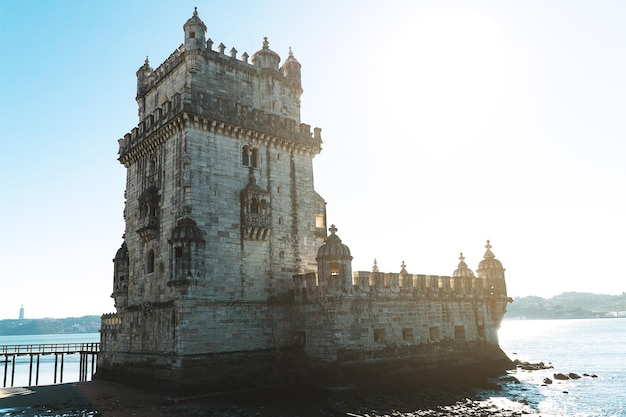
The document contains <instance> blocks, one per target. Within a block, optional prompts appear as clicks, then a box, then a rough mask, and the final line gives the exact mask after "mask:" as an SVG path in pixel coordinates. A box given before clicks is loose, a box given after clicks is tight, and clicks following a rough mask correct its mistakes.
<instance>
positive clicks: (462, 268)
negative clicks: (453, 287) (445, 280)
mask: <svg viewBox="0 0 626 417" xmlns="http://www.w3.org/2000/svg"><path fill="white" fill-rule="evenodd" d="M459 260H460V261H461V262H459V265H458V266H457V268H456V270H455V271H454V272H453V273H452V276H453V277H459V278H460V277H474V272H473V271H472V270H471V269H469V268H468V267H467V264H466V263H465V256H463V252H461V256H459Z"/></svg>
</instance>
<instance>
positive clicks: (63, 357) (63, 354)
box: [60, 351, 65, 384]
mask: <svg viewBox="0 0 626 417" xmlns="http://www.w3.org/2000/svg"><path fill="white" fill-rule="evenodd" d="M64 359H65V353H63V351H61V381H60V383H61V384H62V383H63V362H64Z"/></svg>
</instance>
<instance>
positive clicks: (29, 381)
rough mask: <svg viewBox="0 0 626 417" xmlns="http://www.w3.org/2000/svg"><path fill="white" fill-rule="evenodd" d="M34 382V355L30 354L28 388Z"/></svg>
mask: <svg viewBox="0 0 626 417" xmlns="http://www.w3.org/2000/svg"><path fill="white" fill-rule="evenodd" d="M32 380H33V354H32V352H31V354H30V366H29V367H28V386H29V387H30V386H31V385H32Z"/></svg>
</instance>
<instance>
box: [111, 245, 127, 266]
mask: <svg viewBox="0 0 626 417" xmlns="http://www.w3.org/2000/svg"><path fill="white" fill-rule="evenodd" d="M124 260H125V261H128V246H126V241H124V242H123V243H122V246H120V248H119V249H118V250H117V252H116V253H115V258H113V262H117V261H124Z"/></svg>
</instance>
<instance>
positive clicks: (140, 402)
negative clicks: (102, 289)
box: [0, 381, 534, 417]
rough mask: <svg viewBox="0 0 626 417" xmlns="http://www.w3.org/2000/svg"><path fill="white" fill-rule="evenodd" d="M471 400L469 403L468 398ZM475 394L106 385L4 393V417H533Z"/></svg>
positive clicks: (0, 394)
mask: <svg viewBox="0 0 626 417" xmlns="http://www.w3.org/2000/svg"><path fill="white" fill-rule="evenodd" d="M464 394H468V395H469V396H468V397H464ZM470 398H472V397H471V392H469V391H468V392H463V391H459V390H456V391H455V392H454V393H450V392H447V391H445V390H442V389H426V390H421V392H420V393H419V395H416V394H415V393H411V394H409V393H401V392H396V391H393V392H391V391H390V392H381V391H376V392H363V391H353V390H322V389H316V388H310V387H297V386H295V387H282V388H272V389H268V390H264V391H255V392H245V393H234V394H233V393H231V394H229V395H221V396H206V397H201V396H191V395H190V396H187V397H185V395H184V393H183V394H182V395H179V396H178V397H176V398H172V397H168V396H166V395H163V394H158V393H155V392H150V391H145V390H142V389H138V388H134V387H129V386H125V385H120V384H113V383H106V382H100V381H92V382H82V383H71V384H60V385H51V386H41V387H27V388H0V416H22V417H35V416H37V417H38V416H58V417H61V416H62V417H79V416H80V417H131V416H132V417H148V416H149V417H166V416H190V417H193V416H207V417H208V416H211V417H270V416H281V417H282V416H284V417H292V416H294V417H295V416H299V417H319V416H328V417H333V416H350V417H361V416H363V417H364V416H369V417H378V416H381V417H382V416H402V417H417V416H434V417H440V416H494V417H504V416H506V417H510V416H521V415H525V416H528V415H533V414H534V413H533V411H532V410H531V409H530V407H528V406H526V405H524V404H519V403H514V402H507V401H504V402H497V401H475V400H472V399H470Z"/></svg>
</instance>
